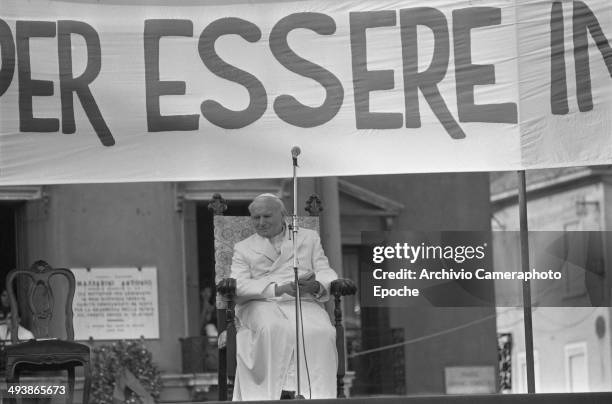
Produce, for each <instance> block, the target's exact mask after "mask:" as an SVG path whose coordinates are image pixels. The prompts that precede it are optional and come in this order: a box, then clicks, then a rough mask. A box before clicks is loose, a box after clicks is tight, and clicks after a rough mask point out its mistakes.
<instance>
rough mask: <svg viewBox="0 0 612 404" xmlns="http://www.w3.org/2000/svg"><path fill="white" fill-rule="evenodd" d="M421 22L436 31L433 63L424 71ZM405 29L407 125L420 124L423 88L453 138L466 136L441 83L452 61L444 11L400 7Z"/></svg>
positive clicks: (416, 125)
mask: <svg viewBox="0 0 612 404" xmlns="http://www.w3.org/2000/svg"><path fill="white" fill-rule="evenodd" d="M417 25H423V26H426V27H428V28H429V29H431V31H432V32H433V35H434V49H433V56H432V59H431V63H430V65H429V67H428V68H427V69H426V70H424V71H422V72H420V73H419V71H418V68H419V60H418V52H419V49H418V44H419V41H418V38H417ZM400 26H401V33H402V57H403V64H404V97H405V106H406V127H407V128H420V127H421V116H420V112H419V93H418V90H419V89H420V90H421V92H422V93H423V96H424V97H425V100H427V102H428V103H429V106H430V107H431V109H432V111H433V112H434V114H435V115H436V117H437V118H438V120H439V121H440V123H442V126H443V127H444V129H446V132H447V133H448V134H449V135H450V136H451V137H452V138H453V139H462V138H464V137H465V133H464V132H463V130H462V129H461V127H460V126H459V124H458V123H457V122H456V121H455V118H453V116H452V114H451V113H450V111H449V110H448V107H447V106H446V103H445V102H444V98H442V95H441V94H440V90H439V89H438V86H437V84H438V83H439V82H440V81H442V79H443V78H444V76H445V75H446V70H447V68H448V61H449V51H450V49H449V37H448V24H447V22H446V17H445V16H444V14H443V13H442V12H441V11H439V10H437V9H435V8H430V7H416V8H406V9H402V10H400Z"/></svg>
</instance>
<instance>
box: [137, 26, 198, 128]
mask: <svg viewBox="0 0 612 404" xmlns="http://www.w3.org/2000/svg"><path fill="white" fill-rule="evenodd" d="M164 36H184V37H192V36H193V22H191V20H165V19H161V20H145V26H144V62H145V89H146V104H147V127H148V130H149V132H162V131H174V130H181V131H189V130H197V129H198V127H199V119H200V115H199V114H192V115H164V116H162V115H161V111H160V107H159V97H161V96H162V95H185V87H186V86H185V82H184V81H160V80H159V41H160V39H161V38H162V37H164Z"/></svg>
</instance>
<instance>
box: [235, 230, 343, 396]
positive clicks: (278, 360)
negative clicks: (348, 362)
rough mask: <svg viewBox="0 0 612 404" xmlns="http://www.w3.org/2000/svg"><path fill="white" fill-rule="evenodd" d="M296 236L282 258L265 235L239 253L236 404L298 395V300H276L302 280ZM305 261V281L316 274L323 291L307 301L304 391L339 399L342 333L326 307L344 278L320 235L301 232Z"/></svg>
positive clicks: (302, 371)
mask: <svg viewBox="0 0 612 404" xmlns="http://www.w3.org/2000/svg"><path fill="white" fill-rule="evenodd" d="M288 233H289V232H288V231H285V235H284V236H283V237H284V238H283V240H282V243H281V244H280V254H279V252H277V250H276V249H275V248H274V246H273V245H272V243H271V242H270V240H269V239H267V238H265V237H261V236H259V235H258V234H254V235H252V236H250V237H248V238H247V239H245V240H243V241H241V242H238V243H236V245H235V246H234V256H233V258H232V266H231V277H232V278H234V279H236V296H237V297H236V302H237V305H236V320H237V321H236V326H237V335H236V352H237V358H236V359H237V366H236V380H235V384H234V396H233V400H234V401H243V400H244V401H246V400H249V401H252V400H278V399H279V398H280V395H281V391H282V390H283V389H285V390H296V388H295V386H296V383H295V381H294V380H293V378H294V377H295V374H294V371H295V369H292V368H293V367H292V366H291V365H294V366H295V298H293V297H291V296H288V295H283V296H279V297H273V296H274V284H275V283H276V284H278V285H282V284H284V283H287V282H291V281H293V280H294V273H293V241H291V240H289V238H288ZM297 256H298V268H299V270H298V274H299V275H300V276H301V275H305V274H307V273H308V272H309V271H310V272H314V273H315V278H316V280H317V281H318V282H319V283H320V284H321V285H322V289H321V293H320V294H319V295H318V296H312V295H309V294H306V295H302V318H303V328H304V340H305V344H304V345H305V348H304V347H303V348H302V349H305V352H306V354H305V355H304V351H303V350H300V390H301V393H302V395H303V396H304V397H305V398H335V397H336V372H337V369H338V354H337V352H336V332H335V328H334V327H333V326H332V324H331V321H330V319H329V315H328V314H327V311H325V309H324V308H323V304H322V303H321V302H323V301H325V300H328V299H329V286H330V283H331V282H332V281H333V280H334V279H337V277H338V276H337V275H336V272H335V271H334V270H333V269H331V268H330V267H329V262H328V260H327V257H326V256H325V254H324V253H323V248H322V247H321V240H320V238H319V235H318V234H317V232H315V231H313V230H309V229H300V230H299V232H298V236H297ZM300 345H302V344H301V342H300ZM306 365H307V366H308V369H307V367H306ZM307 370H308V375H307ZM288 373H289V377H287V376H288ZM308 376H309V377H310V383H309V380H308Z"/></svg>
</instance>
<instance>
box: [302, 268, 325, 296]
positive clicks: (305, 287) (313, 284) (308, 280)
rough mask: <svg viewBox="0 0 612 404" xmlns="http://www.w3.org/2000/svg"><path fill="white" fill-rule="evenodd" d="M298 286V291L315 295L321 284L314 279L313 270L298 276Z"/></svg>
mask: <svg viewBox="0 0 612 404" xmlns="http://www.w3.org/2000/svg"><path fill="white" fill-rule="evenodd" d="M298 286H299V287H300V293H302V294H304V293H308V294H311V295H316V294H317V293H319V289H320V288H321V285H320V284H319V282H317V280H316V279H315V274H314V272H311V273H309V274H306V276H305V277H302V278H299V279H298Z"/></svg>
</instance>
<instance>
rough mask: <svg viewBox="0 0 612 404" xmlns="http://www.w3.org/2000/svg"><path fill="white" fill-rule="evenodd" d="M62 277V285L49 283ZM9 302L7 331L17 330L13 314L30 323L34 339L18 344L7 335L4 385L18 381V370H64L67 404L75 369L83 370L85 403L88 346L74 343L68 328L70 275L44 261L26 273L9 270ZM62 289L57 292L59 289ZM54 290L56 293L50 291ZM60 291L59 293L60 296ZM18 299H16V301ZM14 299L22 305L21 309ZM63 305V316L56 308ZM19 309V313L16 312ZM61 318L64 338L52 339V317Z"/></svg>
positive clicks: (72, 285) (72, 286)
mask: <svg viewBox="0 0 612 404" xmlns="http://www.w3.org/2000/svg"><path fill="white" fill-rule="evenodd" d="M62 277H63V278H64V281H65V282H59V281H52V279H54V278H62ZM6 285H7V291H8V294H9V298H10V302H11V313H13V315H12V316H11V330H17V329H18V327H19V319H18V317H19V316H18V315H15V314H16V313H20V314H21V315H24V316H27V317H28V318H29V319H30V320H31V328H32V329H31V331H32V333H33V334H34V336H35V337H36V339H33V340H29V341H25V342H20V341H19V335H18V332H11V342H12V344H11V345H7V346H6V348H5V351H4V357H5V363H6V381H7V383H17V382H19V377H20V373H21V371H22V370H28V371H40V370H44V371H47V370H67V371H68V389H67V395H66V398H67V401H68V402H69V403H72V400H73V395H74V369H75V366H83V368H84V376H85V381H84V387H83V402H84V403H87V402H88V397H89V388H90V382H91V380H90V367H89V366H90V349H89V346H87V345H83V344H80V343H77V342H74V328H73V325H72V300H73V297H74V292H75V279H74V275H73V274H72V272H71V271H70V270H69V269H65V268H52V267H51V266H50V265H49V264H47V263H46V262H45V261H36V262H35V263H34V264H32V266H31V267H30V269H28V270H12V271H11V272H9V273H8V275H7V277H6ZM60 285H62V286H63V288H62V289H60V288H61V287H62V286H60ZM54 288H57V290H54ZM60 292H61V293H60ZM17 296H19V297H20V299H18V298H17ZM18 300H19V301H20V302H23V303H24V304H23V305H21V307H20V306H19V305H18V304H17V302H18ZM60 304H63V305H64V310H63V313H62V312H61V310H57V309H56V306H59V305H60ZM20 308H21V311H20V310H19V309H20ZM55 315H57V317H58V318H59V319H60V320H61V319H62V317H63V323H64V327H63V328H64V329H65V335H64V336H60V337H61V338H65V339H56V338H52V337H54V336H55V335H53V326H54V323H53V319H54V316H55Z"/></svg>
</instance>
